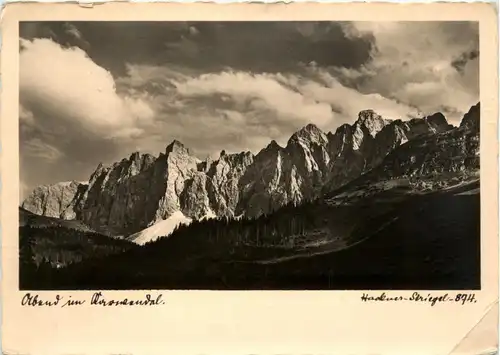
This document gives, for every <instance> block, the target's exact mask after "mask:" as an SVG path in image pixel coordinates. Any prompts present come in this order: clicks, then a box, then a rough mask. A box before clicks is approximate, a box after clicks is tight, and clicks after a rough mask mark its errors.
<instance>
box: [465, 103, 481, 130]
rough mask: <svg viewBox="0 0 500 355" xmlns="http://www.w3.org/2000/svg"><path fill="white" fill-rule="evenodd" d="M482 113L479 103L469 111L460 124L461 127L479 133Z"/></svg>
mask: <svg viewBox="0 0 500 355" xmlns="http://www.w3.org/2000/svg"><path fill="white" fill-rule="evenodd" d="M480 113H481V105H480V103H479V102H478V103H477V104H476V105H474V106H472V107H471V108H470V109H469V111H468V112H467V113H466V114H465V115H464V117H463V119H462V122H460V127H463V128H468V129H473V130H476V131H479V125H480V124H479V116H480Z"/></svg>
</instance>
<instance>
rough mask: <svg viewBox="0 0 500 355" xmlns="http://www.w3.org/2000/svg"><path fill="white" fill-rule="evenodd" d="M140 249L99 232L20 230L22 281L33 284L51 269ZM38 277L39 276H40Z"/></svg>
mask: <svg viewBox="0 0 500 355" xmlns="http://www.w3.org/2000/svg"><path fill="white" fill-rule="evenodd" d="M133 247H136V246H135V244H132V243H130V242H128V241H125V240H121V239H113V238H110V237H107V236H104V235H102V234H99V233H95V232H87V231H81V230H77V229H71V228H65V227H61V226H56V227H53V226H51V227H31V226H24V227H20V228H19V261H20V263H19V271H20V279H21V281H24V282H28V283H33V280H32V279H33V278H35V277H34V275H38V276H40V275H41V274H46V273H49V271H50V270H51V269H58V268H62V267H65V266H68V265H71V264H74V263H79V262H81V261H83V260H85V259H88V258H100V257H103V256H107V255H110V254H116V253H122V252H124V251H126V250H129V249H131V248H133ZM36 278H38V277H36Z"/></svg>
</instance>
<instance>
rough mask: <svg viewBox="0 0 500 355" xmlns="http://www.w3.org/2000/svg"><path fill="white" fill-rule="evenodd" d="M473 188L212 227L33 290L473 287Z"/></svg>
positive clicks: (476, 214) (476, 237)
mask: <svg viewBox="0 0 500 355" xmlns="http://www.w3.org/2000/svg"><path fill="white" fill-rule="evenodd" d="M478 190H479V182H476V183H472V184H468V185H465V186H461V187H457V188H454V189H449V190H445V191H440V192H433V193H428V194H417V195H411V194H405V193H404V192H403V191H400V192H394V191H388V192H386V193H383V194H382V196H378V197H376V198H373V199H369V200H364V201H363V202H362V203H359V204H355V205H352V206H334V205H329V204H328V203H327V202H314V203H312V202H311V203H307V204H304V205H301V206H298V207H293V206H287V207H285V208H283V209H281V210H279V211H277V212H275V213H274V214H272V215H270V216H263V217H260V218H258V219H255V220H247V221H226V220H219V221H217V220H212V221H203V222H197V223H193V224H192V225H191V226H189V227H182V228H180V229H178V230H177V231H176V232H174V234H173V235H171V236H170V237H168V238H164V239H160V240H158V241H156V242H153V243H150V244H148V245H145V246H143V247H138V248H133V249H131V250H129V251H127V252H124V253H121V254H117V255H111V256H109V257H106V258H95V259H88V260H84V261H82V262H81V263H78V264H73V265H69V266H68V267H66V268H62V269H59V270H56V269H47V270H44V271H43V272H40V273H39V274H38V287H40V288H42V289H152V288H153V289H223V290H224V289H226V290H230V289H351V290H355V289H365V290H366V289H479V288H480V195H479V191H478Z"/></svg>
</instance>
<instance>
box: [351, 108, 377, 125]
mask: <svg viewBox="0 0 500 355" xmlns="http://www.w3.org/2000/svg"><path fill="white" fill-rule="evenodd" d="M380 119H382V117H381V116H380V115H379V114H377V113H376V112H375V111H374V110H372V109H366V110H362V111H360V112H359V113H358V119H357V121H358V122H360V123H364V122H366V121H373V120H380Z"/></svg>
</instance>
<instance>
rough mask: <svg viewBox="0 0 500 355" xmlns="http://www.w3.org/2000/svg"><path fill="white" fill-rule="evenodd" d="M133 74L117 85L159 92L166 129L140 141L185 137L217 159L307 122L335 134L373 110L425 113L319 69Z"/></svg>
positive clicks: (160, 123) (141, 70)
mask: <svg viewBox="0 0 500 355" xmlns="http://www.w3.org/2000/svg"><path fill="white" fill-rule="evenodd" d="M128 73H129V75H128V76H127V77H123V78H119V79H118V80H117V81H118V82H119V83H120V84H121V85H125V86H126V85H128V86H129V87H132V88H133V89H134V90H135V89H136V88H144V87H145V86H147V87H149V88H150V89H151V88H154V91H155V92H156V94H155V95H154V97H153V98H151V101H150V105H151V106H152V107H154V108H155V112H157V115H156V126H157V127H161V128H160V129H158V128H157V129H156V130H155V132H154V133H152V134H150V135H148V139H142V140H141V144H139V146H140V147H143V148H145V147H149V148H148V149H150V150H153V151H154V149H153V148H154V147H157V149H158V148H160V149H161V146H159V144H163V145H164V144H165V143H166V142H168V141H170V140H172V139H179V140H181V141H182V142H184V143H185V144H186V145H188V146H189V147H191V148H192V149H193V151H195V152H197V153H199V154H200V155H201V156H204V155H217V154H218V152H220V150H222V149H225V150H226V151H228V152H231V151H235V152H237V151H242V150H250V151H253V152H258V151H259V150H260V149H262V148H263V147H264V146H266V145H267V144H268V143H269V141H270V140H271V139H275V140H276V141H278V142H279V143H280V144H286V142H287V140H288V138H289V137H290V135H292V134H293V133H294V132H295V131H296V130H298V129H300V128H301V127H303V126H305V125H307V124H308V123H314V124H316V125H318V126H319V127H320V128H322V129H323V130H325V131H330V130H335V129H336V128H337V127H338V126H339V125H341V124H343V123H346V122H351V123H352V122H353V121H354V120H355V119H356V118H357V115H358V113H359V111H361V110H364V109H368V108H372V109H374V110H376V111H377V112H379V113H380V114H382V115H384V116H385V117H387V118H401V119H407V118H409V117H414V116H417V115H418V112H417V110H416V109H415V108H413V107H411V106H408V105H405V104H402V103H399V102H397V101H395V100H391V99H389V98H387V97H384V96H382V95H380V94H363V93H361V92H359V91H357V90H355V89H353V88H349V87H346V86H344V85H343V84H342V83H340V82H339V81H338V80H337V79H336V78H335V77H334V76H332V75H331V74H330V73H329V72H328V71H325V70H323V69H321V68H317V67H315V66H309V67H307V68H304V70H302V72H301V74H298V73H283V74H282V73H275V74H271V73H263V74H255V73H250V72H242V71H233V70H227V71H221V72H216V73H209V74H203V73H193V72H181V71H172V70H171V69H170V68H166V67H151V66H144V65H139V66H137V65H130V64H129V65H128ZM159 132H161V133H159Z"/></svg>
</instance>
